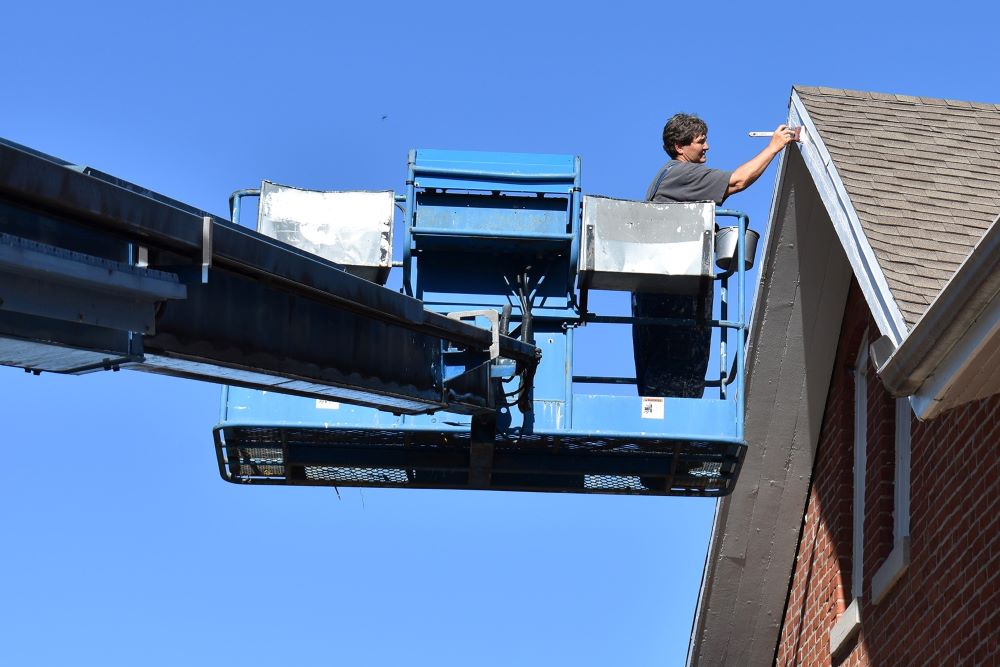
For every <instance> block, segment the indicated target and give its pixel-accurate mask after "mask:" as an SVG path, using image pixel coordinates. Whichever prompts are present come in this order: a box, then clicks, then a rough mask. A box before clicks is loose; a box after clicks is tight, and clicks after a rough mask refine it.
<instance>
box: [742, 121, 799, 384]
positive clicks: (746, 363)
mask: <svg viewBox="0 0 1000 667" xmlns="http://www.w3.org/2000/svg"><path fill="white" fill-rule="evenodd" d="M788 124H789V125H791V124H792V107H791V101H789V103H788ZM786 152H787V151H781V153H780V154H779V155H778V164H777V165H775V166H776V168H777V170H778V175H777V177H775V179H774V187H773V188H772V189H771V205H770V207H769V208H768V211H767V224H766V225H765V226H764V234H763V235H762V236H763V238H762V239H761V241H762V243H761V245H760V247H762V248H763V250H762V251H761V253H760V261H759V262H758V263H757V266H758V267H760V268H759V274H758V276H757V285H756V286H755V287H754V291H753V301H751V302H750V320H749V322H750V323H749V325H748V326H747V334H746V341H747V347H750V341H752V340H753V334H754V330H755V329H756V328H757V322H756V320H757V313H758V308H757V306H758V301H759V300H760V294H761V289H762V287H763V285H764V282H765V280H770V278H771V274H770V273H765V272H766V271H767V269H768V267H769V266H771V263H770V262H768V259H770V255H771V244H770V240H771V234H772V233H773V230H774V216H775V214H776V211H777V208H778V198H779V196H780V195H781V188H782V186H784V184H785V153H786ZM743 367H744V369H745V370H749V369H750V355H749V354H744V355H743Z"/></svg>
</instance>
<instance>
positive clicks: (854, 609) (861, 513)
mask: <svg viewBox="0 0 1000 667" xmlns="http://www.w3.org/2000/svg"><path fill="white" fill-rule="evenodd" d="M867 460H868V330H867V329H865V333H864V335H863V336H862V337H861V347H860V349H859V350H858V355H857V361H856V362H855V367H854V510H853V515H854V516H853V532H852V539H851V604H850V605H848V607H847V609H846V610H845V611H844V613H843V614H841V615H840V618H839V619H837V623H836V624H835V625H834V626H833V629H831V630H830V654H831V655H836V654H837V653H839V652H840V650H841V649H842V648H843V647H844V645H845V644H846V643H847V642H848V641H850V640H851V639H853V637H854V636H855V635H856V634H857V633H858V631H859V630H860V629H861V595H862V593H863V591H864V586H863V584H864V574H865V570H864V546H865V465H866V463H867Z"/></svg>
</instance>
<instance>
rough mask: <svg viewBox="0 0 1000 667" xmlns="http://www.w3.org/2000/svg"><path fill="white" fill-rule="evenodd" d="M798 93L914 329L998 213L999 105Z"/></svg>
mask: <svg viewBox="0 0 1000 667" xmlns="http://www.w3.org/2000/svg"><path fill="white" fill-rule="evenodd" d="M795 91H796V93H797V94H798V96H799V99H801V100H802V103H803V104H804V105H805V108H806V111H807V112H808V114H809V117H810V118H811V119H812V122H813V123H814V124H815V126H816V129H817V131H818V132H819V135H820V138H821V139H822V140H823V144H824V145H825V146H826V148H827V150H828V151H829V152H830V157H831V158H833V163H834V165H835V166H836V168H837V173H838V174H839V175H840V177H841V180H842V181H843V183H844V188H845V189H846V190H847V194H848V196H849V197H850V198H851V201H852V203H853V204H854V207H855V210H856V211H857V214H858V218H859V220H860V221H861V226H862V228H863V229H864V232H865V235H866V236H867V237H868V240H869V243H870V244H871V246H872V250H873V251H874V252H875V257H876V259H877V260H878V263H879V265H880V266H881V268H882V271H883V273H884V274H885V277H886V282H887V283H888V284H889V289H890V291H891V292H892V295H893V297H894V298H895V300H896V303H897V304H898V305H899V309H900V311H901V312H902V314H903V318H904V319H905V320H906V323H907V325H908V326H909V327H911V328H912V327H913V325H914V324H915V323H916V322H917V320H919V319H920V316H921V315H923V314H924V311H925V310H927V307H928V306H929V305H930V304H931V303H932V302H933V301H934V299H935V298H937V295H938V294H939V293H940V292H941V289H942V288H943V287H944V285H945V284H946V283H947V282H948V280H949V279H950V278H951V277H952V276H953V275H954V274H955V271H956V270H957V269H958V267H959V266H960V265H961V263H962V262H963V261H964V260H965V258H966V257H968V255H969V253H970V252H971V251H972V248H973V247H974V246H975V244H976V243H977V242H978V241H979V239H981V238H982V236H983V234H984V233H985V232H986V230H987V229H988V228H989V227H990V225H991V224H992V223H993V221H994V220H996V219H997V215H998V214H1000V105H997V104H987V103H982V102H965V101H961V100H944V99H934V98H927V97H914V96H912V95H890V94H883V93H869V92H863V91H856V90H840V89H836V88H813V87H804V86H796V87H795Z"/></svg>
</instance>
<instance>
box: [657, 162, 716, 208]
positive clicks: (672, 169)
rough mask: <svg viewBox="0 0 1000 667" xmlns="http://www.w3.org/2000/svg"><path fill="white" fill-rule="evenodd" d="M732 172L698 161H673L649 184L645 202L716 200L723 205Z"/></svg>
mask: <svg viewBox="0 0 1000 667" xmlns="http://www.w3.org/2000/svg"><path fill="white" fill-rule="evenodd" d="M664 172H666V175H664ZM730 175H732V172H731V171H720V170H718V169H709V168H708V167H706V166H705V165H703V164H700V163H697V162H681V161H679V160H671V161H670V162H668V163H667V164H665V165H664V166H663V168H662V169H660V171H658V172H657V173H656V178H654V179H653V182H652V183H650V184H649V189H648V190H647V191H646V201H655V202H692V201H714V202H715V203H716V204H718V205H720V206H721V205H722V202H723V201H725V199H726V190H727V189H728V188H729V177H730ZM654 189H655V192H654Z"/></svg>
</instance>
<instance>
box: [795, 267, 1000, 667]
mask: <svg viewBox="0 0 1000 667" xmlns="http://www.w3.org/2000/svg"><path fill="white" fill-rule="evenodd" d="M866 327H867V330H868V332H869V336H870V337H872V338H874V337H875V336H876V335H877V327H876V325H875V323H874V322H873V321H872V318H871V315H870V312H869V310H868V308H867V306H866V304H865V301H864V298H863V297H862V295H861V292H860V290H859V289H858V286H857V284H856V283H855V284H852V286H851V292H850V295H849V296H848V300H847V307H846V309H845V316H844V321H843V324H842V329H841V336H840V343H839V346H838V350H837V361H836V364H835V368H834V372H833V377H832V378H831V384H830V393H829V396H828V398H827V406H826V412H825V415H824V419H823V426H822V430H821V434H820V439H819V444H818V449H817V455H816V462H815V466H814V470H813V478H812V487H811V489H810V493H809V498H808V501H807V506H806V514H805V517H804V520H803V524H802V531H801V535H800V538H799V546H798V552H797V555H796V562H795V567H794V572H793V574H792V582H791V587H790V590H789V594H788V600H787V603H786V608H785V614H784V619H783V623H782V629H781V635H780V639H779V642H778V647H777V653H776V664H778V665H845V666H847V665H850V666H854V665H949V666H951V665H970V666H971V665H976V666H979V665H996V664H1000V539H998V534H1000V523H998V520H997V517H998V514H1000V506H998V501H997V498H998V497H1000V467H998V461H1000V397H996V396H995V397H993V398H990V399H986V400H983V401H977V402H975V403H971V404H968V405H965V406H962V407H960V408H957V409H955V410H951V411H949V412H947V413H945V414H944V415H942V416H940V417H938V418H937V419H934V420H932V421H929V422H918V421H917V420H916V419H913V421H912V441H911V442H912V444H911V461H912V463H911V484H910V495H911V501H910V540H911V561H910V566H909V569H908V570H907V572H906V573H905V574H904V575H903V578H902V579H901V580H900V581H898V582H897V583H896V585H895V586H894V587H893V589H892V590H891V591H890V592H889V594H888V595H887V597H886V598H885V599H884V600H883V601H882V602H881V603H880V604H878V605H875V604H872V602H871V578H872V576H873V575H874V574H875V572H876V571H877V570H878V568H879V567H880V566H881V565H882V563H883V561H884V560H885V558H886V557H887V556H888V555H889V553H890V552H891V550H892V545H893V492H894V488H893V486H894V483H893V479H894V466H895V407H894V400H893V399H892V398H891V397H890V396H889V395H888V394H887V393H886V392H885V390H884V389H883V388H882V385H881V383H880V382H879V381H878V377H877V375H876V374H875V369H874V368H871V367H869V369H868V446H867V449H868V456H867V468H866V492H865V526H864V532H865V545H864V581H863V586H862V590H863V595H862V599H861V631H860V633H859V634H858V636H857V638H856V639H855V640H854V641H853V642H850V643H849V645H848V646H847V647H845V650H844V652H843V653H842V654H841V655H838V656H837V657H836V659H834V658H833V657H832V656H831V655H830V630H831V628H833V626H834V624H835V623H836V622H837V619H838V618H839V615H840V614H841V613H842V612H843V611H844V609H845V608H846V607H847V605H848V604H849V603H850V600H851V553H852V525H853V507H852V506H853V469H854V447H853V445H854V443H853V440H854V378H853V375H852V372H851V369H852V367H853V365H854V362H855V357H856V355H857V351H858V349H859V346H860V343H861V339H862V336H863V335H864V333H865V330H866ZM998 372H1000V370H998Z"/></svg>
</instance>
